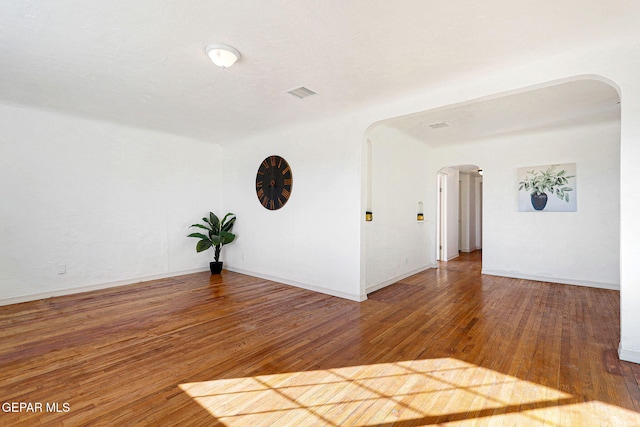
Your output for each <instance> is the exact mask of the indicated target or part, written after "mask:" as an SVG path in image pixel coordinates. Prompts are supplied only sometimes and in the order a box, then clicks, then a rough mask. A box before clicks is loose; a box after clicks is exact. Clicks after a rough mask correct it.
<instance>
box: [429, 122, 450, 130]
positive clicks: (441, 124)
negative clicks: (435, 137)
mask: <svg viewBox="0 0 640 427" xmlns="http://www.w3.org/2000/svg"><path fill="white" fill-rule="evenodd" d="M429 127H430V128H432V129H441V128H448V127H449V123H447V122H438V123H432V124H430V125H429Z"/></svg>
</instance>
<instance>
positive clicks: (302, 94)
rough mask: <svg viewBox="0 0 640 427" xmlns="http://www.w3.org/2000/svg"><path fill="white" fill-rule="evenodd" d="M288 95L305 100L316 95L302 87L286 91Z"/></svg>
mask: <svg viewBox="0 0 640 427" xmlns="http://www.w3.org/2000/svg"><path fill="white" fill-rule="evenodd" d="M287 92H288V93H290V94H291V95H293V96H296V97H298V98H300V99H302V98H306V97H307V96H311V95H315V94H316V93H315V92H314V91H312V90H311V89H307V88H306V87H304V86H300V87H299V88H296V89H291V90H289V91H287Z"/></svg>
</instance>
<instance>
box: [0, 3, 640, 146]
mask: <svg viewBox="0 0 640 427" xmlns="http://www.w3.org/2000/svg"><path fill="white" fill-rule="evenodd" d="M638 18H640V1H627V0H562V1H558V0H537V1H525V0H484V1H481V2H479V1H469V0H448V1H439V2H435V1H429V0H403V1H396V2H392V1H382V0H322V1H312V0H305V1H296V0H271V1H258V0H253V1H250V0H235V1H223V0H167V1H152V0H135V1H124V0H91V1H83V0H30V1H28V0H2V4H1V6H0V101H1V102H5V103H11V104H26V105H35V106H38V107H41V108H47V109H55V110H61V111H64V112H68V113H71V114H77V115H81V116H86V117H93V118H97V119H103V120H110V121H115V122H120V123H124V124H128V125H133V126H139V127H145V128H152V129H159V130H162V131H167V132H172V133H176V134H180V135H186V136H190V137H195V138H199V139H204V140H207V141H214V142H220V143H225V142H226V141H230V140H234V139H236V138H238V137H242V136H246V135H248V134H251V133H254V132H260V131H263V130H265V129H267V128H270V127H274V126H284V125H287V124H288V123H291V122H299V121H305V120H311V119H313V118H315V117H317V116H319V115H324V114H329V113H331V112H332V111H335V110H349V109H353V108H355V107H356V106H357V105H360V104H365V103H373V102H378V101H379V100H380V99H382V98H388V97H391V96H399V95H402V94H405V93H409V92H412V91H416V90H427V89H428V88H429V87H434V86H437V85H439V84H443V83H445V82H451V81H455V79H459V78H464V76H466V75H470V74H477V73H483V72H491V71H492V70H495V69H499V68H502V67H508V66H512V65H518V64H521V63H525V62H527V61H529V60H532V59H534V58H538V57H540V56H546V55H553V54H557V53H560V52H562V51H566V50H569V49H575V48H579V47H580V46H583V45H590V44H599V43H606V42H608V41H611V40H617V39H620V38H636V39H637V36H638V22H639V19H638ZM210 43H226V44H230V45H232V46H234V47H236V48H237V49H238V50H240V52H241V54H242V58H241V59H240V61H239V62H238V63H237V64H236V65H234V66H233V67H232V68H229V69H226V70H222V69H219V68H217V67H215V66H214V65H213V64H211V62H210V61H209V59H208V58H207V56H206V54H205V52H204V48H205V46H206V45H208V44H210ZM298 86H306V87H308V88H310V89H312V90H314V91H315V92H317V93H318V95H314V96H312V97H309V98H306V99H303V100H300V99H297V98H295V97H293V96H291V95H289V94H287V93H286V91H287V90H289V89H292V88H295V87H298ZM492 107H497V106H496V105H494V106H492ZM447 120H448V119H447ZM485 120H486V118H485ZM398 126H400V125H398ZM405 126H408V127H411V126H414V124H407V125H405ZM409 131H411V132H414V131H415V129H414V130H409Z"/></svg>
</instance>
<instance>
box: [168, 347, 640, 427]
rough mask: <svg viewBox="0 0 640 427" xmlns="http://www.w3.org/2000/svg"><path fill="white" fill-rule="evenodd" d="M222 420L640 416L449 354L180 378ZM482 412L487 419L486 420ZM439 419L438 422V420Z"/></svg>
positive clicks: (610, 420)
mask: <svg viewBox="0 0 640 427" xmlns="http://www.w3.org/2000/svg"><path fill="white" fill-rule="evenodd" d="M180 388H181V389H182V390H183V391H184V392H186V393H187V394H188V395H189V396H190V397H191V398H193V399H194V400H195V401H196V402H197V403H198V404H199V405H201V406H202V407H203V408H205V409H206V410H207V411H208V412H209V413H210V414H211V415H213V416H214V417H216V418H217V420H218V421H220V422H221V423H224V424H225V425H227V426H230V427H234V426H289V425H295V426H316V425H328V426H371V425H380V424H386V423H394V422H399V421H400V422H401V421H406V422H410V423H411V424H412V425H430V424H436V423H440V424H441V425H450V426H455V425H465V426H469V425H474V424H473V423H470V421H475V422H477V423H478V425H527V426H535V425H545V426H564V425H602V426H609V425H611V426H625V425H629V426H631V425H640V414H638V413H635V412H632V411H628V410H625V409H622V408H619V407H616V406H612V405H607V404H605V403H602V402H596V401H590V402H584V401H583V399H582V398H579V397H575V396H572V395H570V394H566V393H563V392H560V391H558V390H555V389H552V388H549V387H544V386H541V385H539V384H535V383H531V382H527V381H523V380H520V379H518V378H515V377H512V376H508V375H504V374H501V373H499V372H496V371H493V370H491V369H486V368H481V367H478V366H475V365H473V364H469V363H465V362H462V361H459V360H456V359H452V358H443V359H430V360H415V361H406V362H396V363H381V364H375V365H363V366H353V367H344V368H335V369H328V370H318V371H302V372H290V373H283V374H273V375H260V376H255V377H246V378H232V379H221V380H213V381H203V382H195V383H185V384H181V385H180ZM489 417H490V418H489ZM445 420H446V421H445Z"/></svg>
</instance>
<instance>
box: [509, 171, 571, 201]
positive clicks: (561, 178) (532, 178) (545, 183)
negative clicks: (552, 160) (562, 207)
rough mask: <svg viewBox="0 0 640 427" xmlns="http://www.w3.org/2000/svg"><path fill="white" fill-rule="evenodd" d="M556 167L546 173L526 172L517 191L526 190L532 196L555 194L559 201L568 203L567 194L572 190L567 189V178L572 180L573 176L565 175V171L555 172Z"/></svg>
mask: <svg viewBox="0 0 640 427" xmlns="http://www.w3.org/2000/svg"><path fill="white" fill-rule="evenodd" d="M555 168H556V166H555V165H553V166H551V167H550V168H548V169H547V170H546V171H544V172H543V171H541V170H537V171H536V170H531V171H527V175H526V176H525V178H524V179H523V180H522V181H520V183H519V184H520V188H519V189H518V191H521V190H526V191H528V192H530V193H531V194H532V195H533V194H537V195H540V194H542V193H547V192H548V193H549V194H555V195H556V196H558V198H559V199H560V200H564V201H565V202H569V192H571V191H573V188H571V187H569V186H568V184H569V178H573V177H574V175H567V171H565V170H564V169H563V170H560V171H556V170H555Z"/></svg>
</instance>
